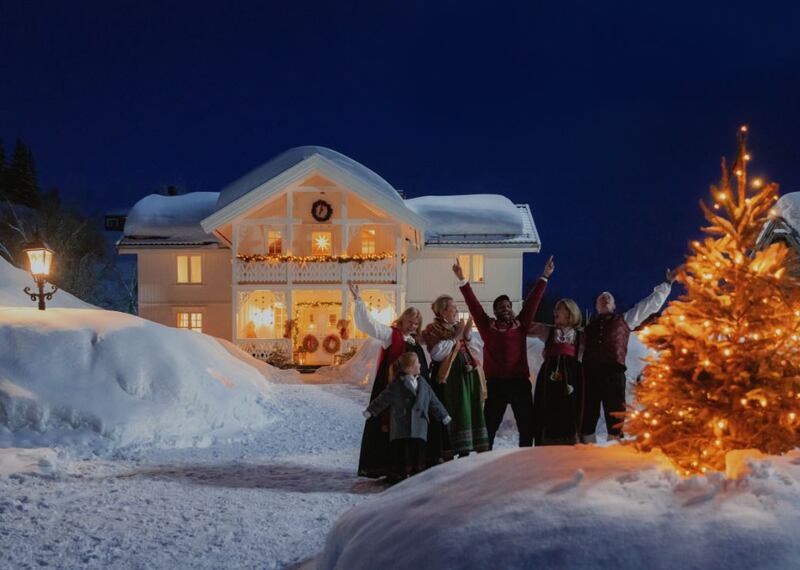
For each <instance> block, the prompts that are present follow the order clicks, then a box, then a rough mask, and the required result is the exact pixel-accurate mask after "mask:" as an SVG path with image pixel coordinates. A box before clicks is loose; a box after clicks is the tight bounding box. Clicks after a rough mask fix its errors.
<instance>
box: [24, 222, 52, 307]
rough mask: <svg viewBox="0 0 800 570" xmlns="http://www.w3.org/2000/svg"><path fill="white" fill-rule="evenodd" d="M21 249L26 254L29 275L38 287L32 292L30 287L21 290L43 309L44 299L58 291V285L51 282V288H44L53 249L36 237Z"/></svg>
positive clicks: (49, 297)
mask: <svg viewBox="0 0 800 570" xmlns="http://www.w3.org/2000/svg"><path fill="white" fill-rule="evenodd" d="M22 251H24V252H25V253H26V254H27V255H28V262H29V264H30V271H31V275H32V276H33V280H34V281H35V282H36V286H37V287H38V288H39V292H38V293H35V292H33V291H32V290H31V288H30V287H25V289H23V291H24V292H25V294H26V295H29V296H30V298H31V301H34V302H35V301H38V302H39V310H40V311H44V309H45V304H44V300H45V299H47V300H48V301H49V300H51V299H52V298H53V294H54V293H55V292H56V291H58V287H56V286H55V285H53V284H52V283H51V284H50V286H51V287H52V290H50V291H47V292H45V290H44V284H45V282H46V281H47V277H48V276H49V275H50V264H51V263H52V261H53V250H52V249H50V248H49V247H48V245H47V244H46V243H44V242H43V241H42V240H40V239H38V237H37V238H34V240H33V241H32V242H29V243H28V244H27V246H26V247H25V249H23V250H22Z"/></svg>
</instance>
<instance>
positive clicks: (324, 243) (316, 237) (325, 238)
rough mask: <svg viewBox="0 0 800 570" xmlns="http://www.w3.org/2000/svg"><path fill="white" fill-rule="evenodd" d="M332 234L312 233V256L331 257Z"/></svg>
mask: <svg viewBox="0 0 800 570" xmlns="http://www.w3.org/2000/svg"><path fill="white" fill-rule="evenodd" d="M332 243H333V238H332V237H331V232H311V255H330V254H331V244H332Z"/></svg>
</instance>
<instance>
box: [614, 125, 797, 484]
mask: <svg viewBox="0 0 800 570" xmlns="http://www.w3.org/2000/svg"><path fill="white" fill-rule="evenodd" d="M746 135H747V127H746V126H743V127H741V129H740V131H739V136H738V142H739V145H738V147H739V151H738V156H737V158H736V161H735V162H734V164H733V167H732V168H730V169H728V167H727V165H726V162H725V160H724V159H723V161H722V179H721V180H720V183H719V185H718V186H712V188H711V202H710V203H708V204H706V203H704V202H701V203H700V207H701V208H702V210H703V213H704V215H705V218H706V220H707V222H708V225H707V226H706V227H704V228H703V232H704V233H705V234H706V235H707V237H706V238H705V239H704V240H702V241H694V242H692V243H691V244H690V252H689V254H688V255H687V258H686V263H685V264H684V266H683V267H682V268H681V270H680V272H679V275H678V281H679V282H680V283H682V284H683V285H684V287H685V288H686V293H685V294H684V295H682V296H681V297H680V298H679V299H678V300H676V301H674V302H672V303H670V305H669V306H668V308H667V309H666V310H665V311H664V313H663V314H662V315H661V316H660V317H659V318H658V319H657V320H656V321H655V322H654V324H652V325H650V326H649V327H646V328H645V329H644V330H643V331H642V332H641V333H640V338H641V339H642V340H643V341H644V342H645V343H646V344H647V345H648V346H649V347H651V348H652V349H654V350H655V351H657V352H658V357H657V358H652V359H650V360H649V363H648V366H647V367H646V368H645V370H644V373H643V379H642V380H641V382H640V384H639V386H638V387H637V390H636V400H637V405H636V409H632V410H629V411H628V412H627V417H626V424H625V431H626V433H628V434H631V435H634V436H636V439H635V440H634V442H633V445H635V446H636V447H637V448H638V449H640V450H644V451H647V450H650V449H654V448H660V449H661V450H662V451H663V452H664V454H665V455H667V457H669V459H670V460H671V461H672V462H673V464H674V465H675V466H676V468H677V469H678V471H679V472H680V473H681V474H683V475H691V474H698V473H705V472H706V471H708V470H723V469H724V468H725V454H726V453H727V452H728V451H731V450H734V449H751V448H754V449H758V450H760V451H762V452H765V453H769V454H778V453H783V452H785V451H788V450H790V449H792V448H794V447H795V446H796V445H797V444H798V437H797V430H798V413H800V352H798V349H799V348H800V330H799V325H800V318H799V317H800V280H798V278H797V277H795V276H793V275H791V274H789V273H786V269H785V268H786V261H787V258H788V256H789V255H790V251H789V249H788V247H787V246H786V245H785V244H783V243H774V244H772V245H769V246H768V247H765V248H763V249H758V248H757V246H756V242H757V239H758V236H759V233H760V231H761V229H762V228H763V227H764V224H765V223H766V222H767V221H768V220H769V218H770V217H771V216H773V215H774V210H773V206H774V204H775V201H776V200H777V199H778V186H777V184H774V183H766V182H764V181H763V180H762V179H760V178H756V179H754V180H753V181H752V183H750V184H748V180H747V167H748V163H749V161H750V159H751V157H750V154H749V152H748V151H747V146H746Z"/></svg>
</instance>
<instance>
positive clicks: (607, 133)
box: [0, 0, 800, 305]
mask: <svg viewBox="0 0 800 570" xmlns="http://www.w3.org/2000/svg"><path fill="white" fill-rule="evenodd" d="M711 4H712V3H699V2H694V3H687V4H679V3H676V2H669V3H658V5H656V3H651V2H632V3H629V4H628V3H620V2H613V3H612V2H583V3H567V2H551V3H538V2H515V3H511V2H509V3H505V2H503V3H501V2H495V3H490V2H480V3H470V2H463V1H462V2H435V1H424V2H409V1H406V2H380V1H377V2H376V1H374V0H370V1H364V2H348V1H338V2H319V3H309V2H301V1H295V0H292V1H285V2H273V3H269V2H252V3H250V2H240V1H237V2H214V3H211V2H199V1H195V2H145V1H137V2H128V1H120V0H114V1H113V2H89V1H80V2H57V1H50V2H35V1H25V2H22V1H19V0H17V1H16V2H8V1H6V0H0V78H2V79H1V80H0V137H1V138H2V139H3V141H4V143H5V148H6V152H7V153H8V152H10V150H11V148H12V146H13V141H14V139H15V138H17V137H21V138H23V139H24V140H25V141H26V142H27V143H28V144H29V145H30V146H31V148H32V149H33V151H34V153H35V156H36V160H37V164H38V167H39V175H40V179H41V183H42V186H43V187H45V188H48V187H50V186H58V187H59V188H60V189H61V191H62V193H63V195H64V198H65V199H66V200H69V201H73V202H78V203H80V204H82V205H84V206H85V207H87V208H91V209H95V210H98V211H102V210H105V209H108V208H112V207H117V206H130V205H132V204H133V203H134V202H135V201H136V200H137V199H138V198H140V197H141V196H143V195H145V194H147V193H150V192H152V191H154V190H156V189H158V188H159V187H164V186H166V185H167V184H177V185H178V186H179V187H181V188H182V189H185V190H187V191H196V190H219V189H220V188H221V187H222V186H223V185H225V184H226V183H227V182H230V181H231V180H233V179H235V178H237V177H239V176H240V175H242V174H244V173H245V172H246V171H248V170H249V169H250V168H252V167H254V166H257V165H258V164H260V163H262V162H264V161H265V160H267V159H268V158H270V157H271V156H273V155H274V154H276V153H278V152H280V151H282V150H285V149H286V148H289V147H292V146H297V145H303V144H318V145H324V146H329V147H331V148H334V149H336V150H338V151H340V152H343V153H345V154H347V155H349V156H351V157H353V158H355V159H356V160H358V161H360V162H362V163H364V164H366V165H367V166H369V167H370V168H372V169H374V170H375V171H377V172H378V173H379V174H381V175H382V176H384V177H385V178H386V179H387V180H389V181H390V182H391V183H392V184H394V185H395V186H396V187H398V188H401V189H404V190H405V191H406V192H407V194H408V195H409V196H417V195H422V194H459V193H472V192H488V193H492V192H498V193H503V194H506V195H508V196H509V197H510V198H512V199H513V200H515V201H517V202H528V203H530V204H531V207H532V209H533V212H534V218H535V220H536V223H537V226H538V227H539V230H540V233H541V236H542V240H543V244H544V252H545V253H547V254H554V255H555V256H556V260H557V274H556V279H555V280H554V282H553V288H554V289H555V290H556V291H558V293H560V294H563V295H571V296H575V297H577V298H578V299H579V300H580V301H581V302H582V303H586V302H587V301H588V300H589V299H590V298H591V296H592V293H593V292H595V291H598V290H602V289H609V290H611V291H615V292H616V293H617V296H618V298H619V301H620V304H621V305H627V304H629V303H631V302H634V301H636V300H637V298H638V297H640V296H642V295H644V294H646V293H647V292H648V291H649V290H650V287H652V285H654V284H655V282H657V281H658V280H659V279H660V278H661V276H662V274H663V270H664V268H665V267H666V266H668V265H676V264H678V263H680V262H681V261H682V259H683V254H684V252H685V250H686V243H687V242H688V241H689V240H690V239H692V238H693V237H695V236H696V235H697V234H698V231H699V230H698V228H699V225H700V224H701V222H702V219H701V216H700V214H699V209H698V206H697V201H698V199H700V198H703V197H705V195H706V191H707V188H708V185H709V183H711V182H713V181H714V180H715V179H716V177H717V176H718V163H719V158H720V155H721V154H723V153H725V154H731V153H732V152H733V151H734V147H735V139H734V135H735V132H736V129H737V127H738V126H739V124H741V123H743V122H746V123H748V124H749V125H750V127H751V131H752V136H751V150H752V153H753V156H754V161H753V163H752V164H753V166H752V171H753V172H754V173H756V174H764V175H765V176H766V177H767V178H770V179H775V180H777V181H779V182H780V183H781V184H782V188H783V190H784V191H792V190H800V161H798V158H799V157H798V154H799V152H800V128H799V127H800V41H798V38H800V34H798V29H800V5H798V4H797V3H790V2H786V3H785V5H784V6H780V3H770V4H769V7H765V4H766V3H756V2H753V3H740V2H724V3H718V5H717V6H716V7H712V6H711ZM543 262H544V257H542V256H528V257H527V258H526V278H531V277H533V276H535V275H536V274H537V273H538V271H539V268H540V266H541V264H542V263H543Z"/></svg>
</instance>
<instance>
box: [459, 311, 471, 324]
mask: <svg viewBox="0 0 800 570" xmlns="http://www.w3.org/2000/svg"><path fill="white" fill-rule="evenodd" d="M469 316H470V315H469V312H466V313H465V312H463V311H459V312H458V320H460V321H464V322H465V323H466V322H467V321H468V320H469Z"/></svg>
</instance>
